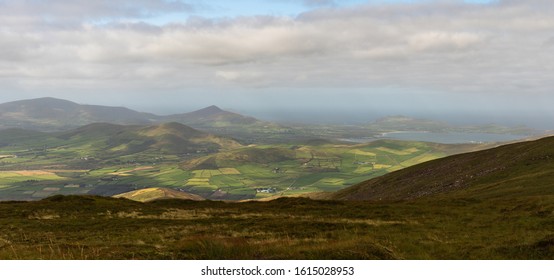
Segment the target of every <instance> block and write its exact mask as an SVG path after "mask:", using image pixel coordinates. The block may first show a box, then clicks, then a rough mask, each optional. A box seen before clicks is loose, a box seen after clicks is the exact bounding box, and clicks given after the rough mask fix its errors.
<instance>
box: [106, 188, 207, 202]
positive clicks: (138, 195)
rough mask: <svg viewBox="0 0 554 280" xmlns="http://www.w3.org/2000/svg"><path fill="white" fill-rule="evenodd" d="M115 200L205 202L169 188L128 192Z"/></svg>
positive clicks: (116, 196) (200, 198)
mask: <svg viewBox="0 0 554 280" xmlns="http://www.w3.org/2000/svg"><path fill="white" fill-rule="evenodd" d="M114 197H115V198H127V199H130V200H134V201H140V202H149V201H154V200H160V199H183V200H195V201H201V200H204V198H202V197H201V196H198V195H195V194H191V193H187V192H181V191H177V190H173V189H168V188H147V189H141V190H136V191H131V192H126V193H122V194H118V195H115V196H114Z"/></svg>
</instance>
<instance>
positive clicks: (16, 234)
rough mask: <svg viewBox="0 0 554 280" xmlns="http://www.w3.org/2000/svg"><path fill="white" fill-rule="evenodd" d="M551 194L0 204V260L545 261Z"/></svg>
mask: <svg viewBox="0 0 554 280" xmlns="http://www.w3.org/2000/svg"><path fill="white" fill-rule="evenodd" d="M553 202H554V197H552V196H549V197H536V198H527V199H525V200H518V199H510V200H497V201H477V200H474V201H464V200H455V201H454V200H453V201H448V200H443V201H434V202H431V201H419V202H417V203H415V202H411V203H406V202H402V203H392V204H375V203H366V202H335V201H312V200H308V199H303V198H297V199H279V200H276V201H271V202H246V203H223V202H212V201H205V202H191V201H177V200H167V201H157V202H151V203H138V202H132V201H129V200H125V199H113V198H102V197H75V196H73V197H72V196H70V197H62V196H55V197H52V198H48V199H46V200H42V201H37V202H5V203H0V259H553V258H554V231H553V229H554V214H553V213H554V203H553Z"/></svg>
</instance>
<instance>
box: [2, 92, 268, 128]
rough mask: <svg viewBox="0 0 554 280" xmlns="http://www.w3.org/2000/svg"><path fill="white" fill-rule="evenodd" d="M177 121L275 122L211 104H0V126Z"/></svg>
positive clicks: (218, 124) (198, 124)
mask: <svg viewBox="0 0 554 280" xmlns="http://www.w3.org/2000/svg"><path fill="white" fill-rule="evenodd" d="M168 122H178V123H181V124H185V125H188V126H191V127H194V128H197V129H202V130H206V131H210V132H214V131H218V132H228V131H231V132H232V131H233V130H236V129H241V130H243V129H245V128H248V129H250V130H254V131H256V130H262V129H266V128H267V127H278V125H276V124H272V123H269V122H264V121H260V120H257V119H255V118H252V117H247V116H242V115H240V114H237V113H232V112H228V111H224V110H221V109H220V108H218V107H216V106H210V107H207V108H204V109H201V110H198V111H194V112H190V113H184V114H175V115H169V116H159V115H154V114H150V113H143V112H137V111H134V110H131V109H128V108H124V107H110V106H99V105H81V104H77V103H74V102H71V101H67V100H62V99H56V98H51V97H45V98H38V99H30V100H20V101H14V102H8V103H3V104H0V129H7V128H21V129H27V130H37V131H43V132H52V131H64V130H69V129H74V128H78V127H81V126H85V125H88V124H92V123H111V124H120V125H153V124H161V123H168Z"/></svg>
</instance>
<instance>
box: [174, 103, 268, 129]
mask: <svg viewBox="0 0 554 280" xmlns="http://www.w3.org/2000/svg"><path fill="white" fill-rule="evenodd" d="M165 120H168V121H176V122H181V123H185V124H187V125H190V126H193V127H228V126H236V125H241V126H247V125H254V124H263V123H264V122H262V121H259V120H257V119H255V118H252V117H246V116H243V115H240V114H237V113H231V112H227V111H224V110H221V109H220V108H219V107H217V106H210V107H206V108H204V109H200V110H198V111H194V112H190V113H185V114H177V115H170V116H167V117H165Z"/></svg>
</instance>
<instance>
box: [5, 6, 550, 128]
mask: <svg viewBox="0 0 554 280" xmlns="http://www.w3.org/2000/svg"><path fill="white" fill-rule="evenodd" d="M553 15H554V5H553V4H552V1H551V0H499V1H484V0H482V1H477V0H473V1H461V0H437V1H431V0H429V1H417V0H411V1H409V0H404V1H400V0H397V1H362V0H344V1H340V0H335V1H333V0H305V1H293V0H244V1H240V0H238V1H223V0H217V1H199V0H190V1H186V0H184V1H173V0H167V1H165V0H133V1H131V0H97V1H89V0H72V1H68V0H67V1H66V0H52V1H46V0H0V83H1V87H0V102H5V101H11V100H17V99H26V98H35V97H43V96H53V97H59V98H65V99H69V100H72V101H76V102H79V103H88V104H105V105H123V106H127V107H130V108H134V109H139V110H143V111H151V112H155V113H162V114H163V113H168V114H169V113H175V112H183V111H190V110H193V109H198V108H201V107H204V106H208V105H212V104H215V105H218V106H220V107H223V108H229V109H234V110H236V111H239V112H244V113H248V114H253V115H255V116H259V117H262V118H271V119H286V118H294V117H298V116H301V115H302V116H306V117H307V118H309V119H310V120H335V121H337V122H342V121H356V122H363V121H367V120H370V119H371V118H374V117H379V116H382V115H390V114H405V115H412V116H432V117H436V118H448V119H449V120H453V119H455V120H457V121H458V122H470V121H471V122H473V121H475V120H480V121H481V122H490V121H495V122H511V123H518V122H519V123H529V124H531V121H534V122H535V124H537V123H538V122H537V121H539V120H542V125H543V126H548V125H552V124H551V123H552V121H551V120H554V110H552V104H554V92H553V90H554V16H553Z"/></svg>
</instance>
